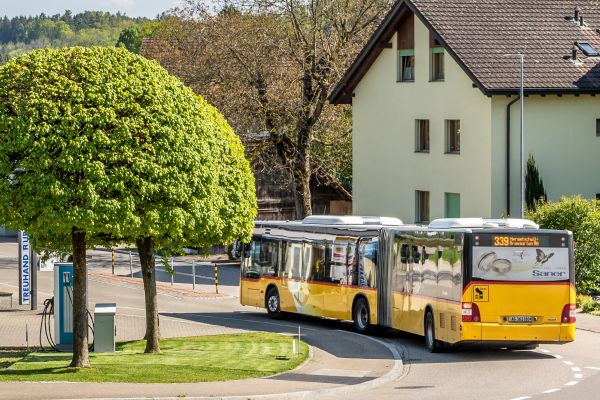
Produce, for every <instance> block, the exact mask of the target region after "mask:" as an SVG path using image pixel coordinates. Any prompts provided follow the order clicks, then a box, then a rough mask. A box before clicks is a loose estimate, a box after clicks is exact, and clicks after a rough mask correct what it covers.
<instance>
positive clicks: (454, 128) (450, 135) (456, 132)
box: [446, 119, 460, 154]
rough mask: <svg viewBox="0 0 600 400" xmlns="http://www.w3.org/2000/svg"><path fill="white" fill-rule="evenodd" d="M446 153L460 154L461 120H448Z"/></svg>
mask: <svg viewBox="0 0 600 400" xmlns="http://www.w3.org/2000/svg"><path fill="white" fill-rule="evenodd" d="M446 153H453V154H459V153H460V120H458V119H447V120H446Z"/></svg>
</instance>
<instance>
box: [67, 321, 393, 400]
mask: <svg viewBox="0 0 600 400" xmlns="http://www.w3.org/2000/svg"><path fill="white" fill-rule="evenodd" d="M338 331H339V332H345V333H349V334H353V335H359V336H361V337H364V338H367V339H369V340H372V341H374V342H377V343H379V344H381V345H383V346H384V347H386V348H387V349H388V350H389V351H390V353H392V356H393V358H394V366H393V367H392V369H391V370H390V371H388V372H386V373H385V374H384V375H382V376H380V377H378V378H375V379H372V380H370V381H367V382H364V383H359V384H356V385H346V386H337V387H333V388H327V389H319V390H306V391H299V392H290V393H272V394H246V395H235V396H218V395H216V396H200V397H194V396H186V397H185V398H186V399H187V400H249V399H252V400H271V399H287V400H298V399H312V398H314V397H316V396H336V395H337V396H341V395H347V394H350V393H356V392H363V391H366V390H370V389H373V388H375V387H379V386H381V385H384V384H386V383H388V382H391V381H393V380H396V379H398V378H400V377H401V376H402V374H403V370H404V363H403V361H402V356H401V355H400V352H399V351H398V349H397V348H396V346H395V345H393V344H391V343H388V342H386V341H384V340H380V339H377V338H374V337H370V336H365V335H360V334H357V333H354V332H349V331H344V330H338ZM150 398H151V399H154V400H180V399H181V397H102V398H93V399H92V398H87V400H147V399H150ZM62 400H75V399H62Z"/></svg>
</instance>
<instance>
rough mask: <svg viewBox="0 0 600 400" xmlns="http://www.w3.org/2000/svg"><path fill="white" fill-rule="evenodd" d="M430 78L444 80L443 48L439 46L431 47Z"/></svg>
mask: <svg viewBox="0 0 600 400" xmlns="http://www.w3.org/2000/svg"><path fill="white" fill-rule="evenodd" d="M431 80H432V81H443V80H444V49H443V48H441V47H435V48H433V49H431Z"/></svg>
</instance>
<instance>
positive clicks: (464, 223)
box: [428, 218, 540, 229]
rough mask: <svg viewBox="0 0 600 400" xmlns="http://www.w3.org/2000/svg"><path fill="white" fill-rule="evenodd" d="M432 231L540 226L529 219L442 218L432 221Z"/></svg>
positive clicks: (535, 227)
mask: <svg viewBox="0 0 600 400" xmlns="http://www.w3.org/2000/svg"><path fill="white" fill-rule="evenodd" d="M428 227H429V228H430V229H452V228H517V229H539V228H540V226H539V225H538V224H536V223H535V222H533V221H531V220H528V219H520V218H495V219H494V218H440V219H436V220H433V221H431V223H430V224H429V226H428Z"/></svg>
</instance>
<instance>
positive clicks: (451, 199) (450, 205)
mask: <svg viewBox="0 0 600 400" xmlns="http://www.w3.org/2000/svg"><path fill="white" fill-rule="evenodd" d="M445 198H446V199H445V200H446V212H445V216H446V218H460V193H446V194H445Z"/></svg>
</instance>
